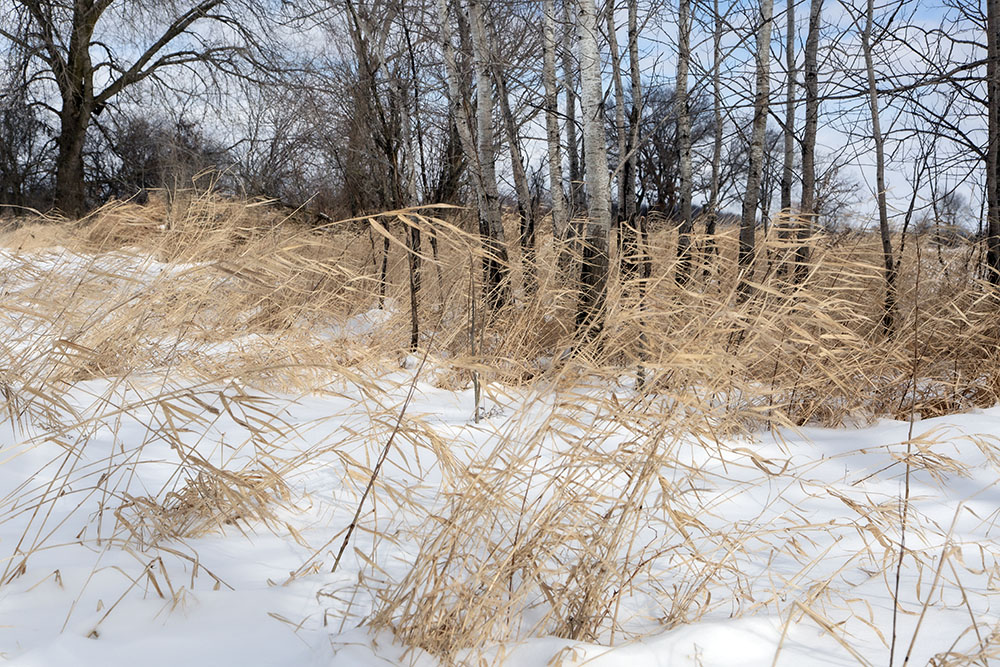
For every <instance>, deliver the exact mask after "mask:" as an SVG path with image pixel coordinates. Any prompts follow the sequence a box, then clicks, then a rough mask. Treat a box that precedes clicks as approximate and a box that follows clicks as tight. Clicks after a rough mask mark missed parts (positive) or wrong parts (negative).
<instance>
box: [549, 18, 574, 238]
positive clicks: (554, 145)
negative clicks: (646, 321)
mask: <svg viewBox="0 0 1000 667" xmlns="http://www.w3.org/2000/svg"><path fill="white" fill-rule="evenodd" d="M542 12H543V15H544V28H543V31H544V32H543V35H542V81H543V85H544V86H545V143H546V148H547V152H548V162H549V192H550V196H551V198H552V232H553V234H554V236H555V238H556V239H559V240H565V239H566V236H567V233H568V231H569V216H568V214H567V211H566V196H565V194H564V192H563V173H562V147H561V145H560V143H561V142H560V133H559V90H558V87H557V85H556V17H555V7H554V5H553V2H552V0H543V3H542Z"/></svg>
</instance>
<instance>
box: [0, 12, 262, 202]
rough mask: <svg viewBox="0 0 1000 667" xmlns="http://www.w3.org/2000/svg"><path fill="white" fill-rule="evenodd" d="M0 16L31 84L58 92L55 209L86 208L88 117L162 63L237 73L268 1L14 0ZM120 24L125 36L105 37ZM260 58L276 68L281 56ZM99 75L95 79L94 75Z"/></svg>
mask: <svg viewBox="0 0 1000 667" xmlns="http://www.w3.org/2000/svg"><path fill="white" fill-rule="evenodd" d="M8 7H9V9H8V10H7V12H6V16H2V17H0V26H2V27H0V36H2V37H4V38H6V39H7V40H10V41H11V42H13V43H15V44H17V45H19V46H20V47H21V48H23V49H25V51H26V52H28V53H30V54H31V67H32V68H33V70H34V71H36V72H43V73H44V74H36V75H35V76H34V77H33V78H34V79H35V80H41V79H45V80H46V81H50V82H52V84H54V86H55V88H56V92H57V94H58V95H57V96H58V102H57V104H58V107H57V112H58V118H59V131H58V137H57V140H56V143H57V147H58V154H57V156H56V165H55V170H56V206H57V207H58V208H59V209H60V210H62V211H63V212H64V213H66V214H68V215H79V214H81V213H82V212H83V211H84V209H85V208H86V197H85V191H84V160H83V155H84V142H85V140H86V137H87V129H88V128H89V127H90V125H91V122H92V121H93V119H94V117H95V116H97V115H99V114H100V113H101V112H102V111H103V110H104V109H105V107H107V106H108V105H109V104H112V103H114V102H115V101H116V99H117V98H118V96H119V95H120V94H121V93H122V92H123V91H125V90H126V89H128V88H130V87H132V86H134V85H136V84H138V83H139V82H142V81H155V80H158V79H160V78H161V76H163V75H164V74H165V72H166V71H167V70H168V69H175V68H180V67H186V68H188V69H189V70H190V69H197V68H204V67H210V68H213V69H215V70H220V69H221V70H224V71H227V72H234V71H237V70H238V68H239V67H240V63H246V62H248V58H252V57H253V56H252V54H253V53H255V52H259V51H260V49H261V48H262V46H263V44H264V40H265V35H266V32H265V28H266V26H267V25H268V24H269V21H268V16H267V14H266V11H267V10H266V8H265V6H264V5H261V4H259V3H252V2H240V1H237V0H199V1H190V0H189V1H182V0H176V1H171V2H129V3H126V2H124V1H116V0H75V1H74V2H72V3H68V2H60V1H58V0H17V1H16V2H12V3H10V4H8ZM121 27H125V28H127V29H128V30H129V31H130V33H131V34H130V39H129V40H128V41H127V42H126V43H123V42H122V40H121V39H116V38H114V37H106V36H105V34H104V33H105V32H107V31H110V30H116V29H120V28H121ZM265 60H267V61H269V62H271V63H273V64H274V65H275V66H277V63H278V55H277V53H276V52H269V54H268V57H267V58H266V59H264V58H261V59H258V60H254V61H253V62H254V64H256V65H259V64H260V63H261V62H264V61H265ZM97 73H100V75H99V76H95V75H96V74H97Z"/></svg>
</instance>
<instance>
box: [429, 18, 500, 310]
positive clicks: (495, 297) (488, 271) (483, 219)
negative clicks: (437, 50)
mask: <svg viewBox="0 0 1000 667" xmlns="http://www.w3.org/2000/svg"><path fill="white" fill-rule="evenodd" d="M447 3H448V0H438V2H437V4H438V19H439V21H440V23H441V37H440V38H441V47H442V51H443V55H444V62H445V70H446V72H447V79H448V103H449V106H450V107H451V114H452V117H453V118H454V119H455V127H456V129H457V130H458V136H459V140H460V143H461V144H462V151H463V153H464V154H465V160H466V163H467V164H468V165H469V168H470V170H471V171H472V176H473V178H472V181H473V185H474V187H475V191H476V201H477V213H478V218H479V234H480V238H481V240H482V243H483V251H484V254H485V257H484V259H483V272H484V275H485V278H486V290H487V302H488V303H489V304H490V305H491V306H500V305H502V304H503V303H504V302H505V301H506V293H505V290H506V285H507V250H506V246H505V244H504V236H503V226H502V224H501V223H502V220H501V218H500V198H499V194H498V192H497V185H496V172H495V170H494V167H493V91H492V88H491V87H490V83H489V76H488V74H486V71H485V70H484V69H483V67H484V66H485V64H484V63H482V61H481V60H480V59H479V58H477V57H475V55H474V56H473V61H474V63H475V65H476V67H475V69H476V92H477V98H478V104H477V113H476V123H477V128H478V129H479V137H478V139H479V141H478V143H477V142H475V141H474V140H473V137H472V129H471V119H470V118H469V114H468V112H467V111H466V108H465V105H464V104H463V96H462V91H461V81H460V76H459V72H458V66H457V64H456V63H455V48H454V45H453V44H452V42H451V22H450V18H449V16H448V4H447ZM473 6H475V7H476V9H477V11H476V12H475V16H477V17H479V12H478V4H477V3H475V2H473V3H471V4H470V10H471V9H472V7H473ZM479 19H480V20H479V27H480V28H481V27H482V18H481V17H479ZM473 24H475V21H473ZM474 29H475V28H474ZM472 41H473V45H474V46H473V50H474V51H475V50H477V48H476V46H475V42H476V39H475V38H473V40H472ZM484 93H485V94H484ZM480 125H482V127H479V126H480ZM483 130H486V132H485V133H484V132H483ZM484 135H485V136H484ZM485 147H489V148H488V150H486V151H484V150H483V149H484V148H485ZM484 155H486V156H488V158H489V159H488V160H487V164H484V161H483V156H484ZM491 180H492V187H489V185H488V184H489V183H490V182H491Z"/></svg>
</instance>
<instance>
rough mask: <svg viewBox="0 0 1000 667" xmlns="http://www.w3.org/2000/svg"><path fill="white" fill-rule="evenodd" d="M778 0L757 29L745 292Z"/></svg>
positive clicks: (767, 4)
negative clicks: (775, 11) (772, 28)
mask: <svg viewBox="0 0 1000 667" xmlns="http://www.w3.org/2000/svg"><path fill="white" fill-rule="evenodd" d="M773 12H774V0H761V4H760V25H759V26H758V29H757V53H756V58H755V60H756V65H757V77H756V84H755V86H756V93H755V95H754V105H753V106H754V109H753V125H752V129H751V135H750V164H749V168H748V169H747V185H746V191H745V192H744V195H743V216H742V218H741V221H740V247H739V256H738V260H737V261H738V264H739V270H740V276H741V288H740V289H741V293H745V292H744V290H745V282H744V281H746V280H747V279H748V274H749V272H750V270H751V267H752V263H753V256H754V236H755V234H754V232H755V222H756V211H757V204H758V197H759V196H760V183H761V175H762V171H763V166H764V134H765V131H766V130H767V114H768V106H769V99H768V97H769V95H770V91H771V78H770V66H771V24H772V23H773V19H774V17H773Z"/></svg>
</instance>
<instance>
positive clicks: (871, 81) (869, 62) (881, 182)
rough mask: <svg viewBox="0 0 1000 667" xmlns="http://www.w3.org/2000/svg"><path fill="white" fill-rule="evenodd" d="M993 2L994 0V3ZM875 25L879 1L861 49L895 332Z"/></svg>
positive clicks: (871, 7)
mask: <svg viewBox="0 0 1000 667" xmlns="http://www.w3.org/2000/svg"><path fill="white" fill-rule="evenodd" d="M991 1H992V0H991ZM874 24H875V0H868V5H867V9H866V11H865V28H864V31H863V32H862V33H861V49H862V51H863V52H864V58H865V74H866V76H867V79H868V109H869V111H870V112H871V121H872V140H873V141H874V142H875V187H876V189H877V192H876V195H877V199H878V228H879V234H880V235H881V237H882V262H883V264H884V267H885V307H884V309H883V311H882V330H883V331H884V333H885V334H886V335H890V334H891V333H892V320H893V312H894V310H895V307H896V264H895V261H894V257H893V254H892V239H891V238H890V236H889V212H888V207H887V205H886V198H885V139H884V137H883V136H882V126H881V123H880V122H879V104H878V87H877V81H876V79H875V64H874V59H873V57H872V27H873V26H874Z"/></svg>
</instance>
